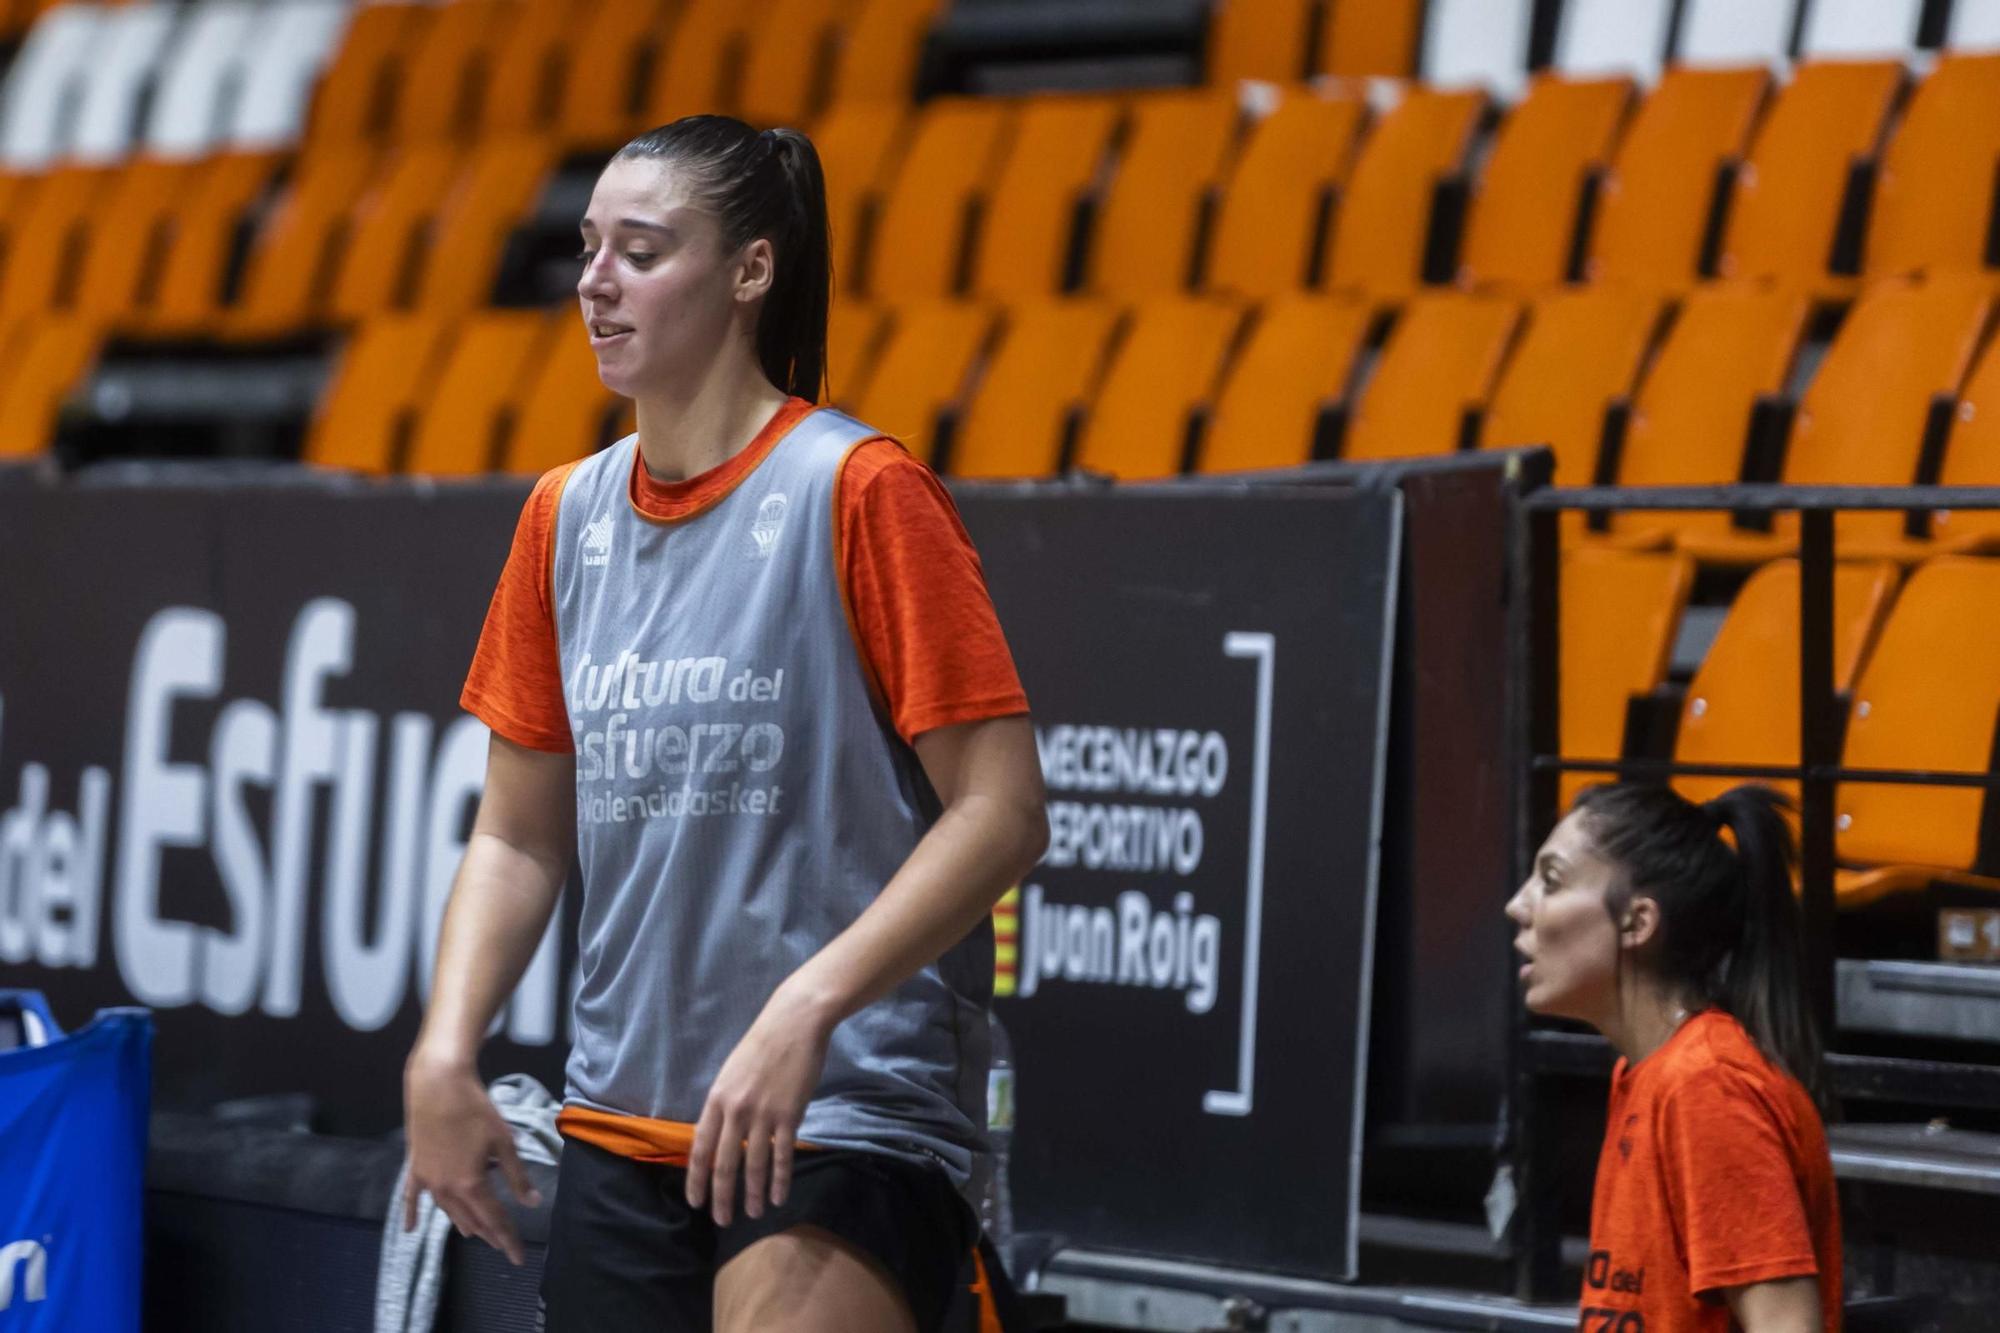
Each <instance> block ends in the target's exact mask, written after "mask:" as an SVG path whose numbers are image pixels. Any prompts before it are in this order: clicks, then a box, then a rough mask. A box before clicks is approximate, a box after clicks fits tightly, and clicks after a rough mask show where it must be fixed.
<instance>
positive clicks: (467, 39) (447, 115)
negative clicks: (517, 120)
mask: <svg viewBox="0 0 2000 1333" xmlns="http://www.w3.org/2000/svg"><path fill="white" fill-rule="evenodd" d="M532 8H535V6H534V5H532V4H529V5H522V4H520V3H518V0H452V3H451V4H448V5H442V6H439V7H438V11H437V18H436V19H434V20H433V21H432V22H431V24H430V26H429V29H428V31H426V32H425V33H424V34H423V35H422V37H421V38H419V39H417V40H416V41H415V42H414V43H412V44H411V45H410V46H409V47H408V48H407V49H408V56H407V64H406V65H405V67H404V76H403V78H402V79H401V80H400V82H399V85H398V88H397V95H396V114H395V118H394V120H393V122H392V125H393V128H392V129H391V132H390V134H391V138H393V139H394V140H395V141H397V142H401V143H407V142H410V141H412V140H426V139H454V140H464V139H468V138H471V137H473V136H474V135H475V134H476V133H477V131H478V129H479V127H480V126H481V125H482V124H483V123H484V121H485V105H486V103H488V102H504V101H525V100H527V96H528V95H529V93H530V91H531V89H529V88H509V87H506V86H505V85H503V84H499V83H497V82H495V81H494V79H493V66H494V64H495V62H496V61H498V60H499V58H500V55H501V53H502V52H503V51H504V50H505V49H506V45H507V40H508V38H509V37H510V36H512V34H513V31H514V27H515V25H516V23H518V22H519V21H520V18H521V15H522V12H523V11H524V10H525V9H532Z"/></svg>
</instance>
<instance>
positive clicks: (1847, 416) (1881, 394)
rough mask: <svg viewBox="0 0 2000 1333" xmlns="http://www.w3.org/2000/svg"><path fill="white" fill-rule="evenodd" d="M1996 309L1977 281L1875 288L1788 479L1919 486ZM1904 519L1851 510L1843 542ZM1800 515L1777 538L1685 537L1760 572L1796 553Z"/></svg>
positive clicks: (1890, 282)
mask: <svg viewBox="0 0 2000 1333" xmlns="http://www.w3.org/2000/svg"><path fill="white" fill-rule="evenodd" d="M1991 309H1992V297H1991V295H1990V294H1989V293H1988V292H1987V291H1986V290H1985V289H1984V288H1983V286H1981V285H1980V284H1978V283H1975V282H1973V281H1970V280H1950V279H1944V278H1938V279H1933V280H1931V281H1929V282H1927V283H1923V284H1914V283H1909V282H1905V281H1902V280H1900V279H1894V278H1890V279H1884V280H1882V281H1880V282H1877V283H1875V284H1873V285H1871V286H1870V287H1869V288H1868V289H1867V290H1866V291H1864V292H1863V293H1862V296H1861V299H1860V300H1859V301H1857V302H1856V303H1855V306H1854V309H1853V310H1852V311H1851V312H1849V314H1848V316H1847V321H1846V323H1844V324H1843V325H1842V326H1841V329H1840V332H1839V333H1838V334H1837V335H1836V336H1835V338H1834V340H1833V346H1832V347H1831V348H1829V349H1828V351H1827V354H1826V359H1825V360H1824V361H1822V362H1821V363H1820V366H1819V370H1818V372H1817V373H1816V374H1815V375H1814V376H1813V382H1812V384H1811V385H1810V386H1809V387H1808V388H1807V389H1806V392H1805V396H1804V398H1803V399H1802V400H1801V401H1800V403H1799V410H1798V415H1797V417H1796V418H1795V419H1794V420H1793V422H1792V431H1791V438H1790V440H1789V441H1788V442H1787V444H1786V447H1785V460H1784V464H1783V467H1782V468H1781V470H1780V472H1779V480H1781V481H1784V482H1789V483H1792V484H1795V485H1874V486H1908V485H1910V484H1912V483H1914V482H1916V481H1917V480H1919V475H1918V469H1919V466H1920V462H1921V459H1922V456H1923V452H1924V439H1925V434H1926V432H1927V431H1928V430H1929V429H1931V428H1932V427H1931V425H1930V417H1931V415H1932V412H1933V407H1932V403H1933V400H1935V399H1937V398H1939V397H1940V396H1942V397H1944V398H1947V399H1948V398H1951V397H1955V396H1956V395H1957V393H1958V391H1959V387H1960V386H1961V385H1962V384H1963V383H1964V382H1965V375H1966V371H1967V370H1968V369H1970V367H1971V365H1972V354H1973V352H1974V350H1975V349H1976V348H1977V347H1978V346H1979V341H1980V338H1981V336H1982V335H1983V334H1984V332H1985V329H1986V322H1987V317H1988V315H1989V313H1990V311H1991ZM1903 525H1904V517H1903V515H1902V514H1900V513H1897V512H1895V511H1889V512H1875V513H1848V514H1841V515H1839V516H1838V517H1837V518H1836V519H1835V520H1834V529H1835V534H1836V536H1837V537H1838V538H1840V539H1842V540H1851V539H1855V538H1880V537H1883V536H1885V535H1886V536H1890V537H1893V536H1895V535H1896V534H1898V533H1900V532H1901V531H1902V530H1903ZM1798 527H1799V525H1798V515H1797V514H1795V513H1781V514H1777V515H1774V516H1773V518H1772V520H1771V531H1770V532H1768V533H1762V532H1744V531H1739V530H1733V529H1726V528H1719V527H1718V528H1715V529H1712V530H1709V531H1699V530H1694V531H1690V530H1683V531H1682V532H1681V534H1680V544H1681V547H1682V548H1683V549H1684V550H1687V551H1689V552H1690V553H1691V554H1693V555H1694V556H1695V558H1696V559H1698V560H1702V561H1704V562H1712V563H1718V564H1746V563H1748V564H1754V563H1758V562H1760V561H1762V560H1764V559H1767V558H1769V557H1771V556H1774V555H1783V554H1788V553H1789V552H1790V551H1791V550H1792V548H1793V547H1794V545H1795V544H1796V543H1797V540H1798Z"/></svg>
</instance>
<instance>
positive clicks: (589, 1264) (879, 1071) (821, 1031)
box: [404, 116, 1047, 1333]
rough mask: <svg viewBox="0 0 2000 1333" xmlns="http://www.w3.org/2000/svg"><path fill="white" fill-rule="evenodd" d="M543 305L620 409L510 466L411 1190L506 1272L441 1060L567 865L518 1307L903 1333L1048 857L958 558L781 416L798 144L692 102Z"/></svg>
mask: <svg viewBox="0 0 2000 1333" xmlns="http://www.w3.org/2000/svg"><path fill="white" fill-rule="evenodd" d="M581 231H582V235H583V246H584V253H583V255H582V272H581V276H580V278H579V280H578V284H577V294H578V298H579V303H580V307H581V311H582V315H583V322H584V324H585V325H586V332H587V334H588V336H589V338H590V342H591V346H592V348H593V350H594V351H595V353H596V356H597V361H598V372H599V374H600V376H601V377H602V379H603V381H604V383H605V384H606V385H607V386H608V387H609V388H611V389H612V390H613V391H615V392H617V393H620V394H623V395H625V396H627V397H629V398H631V399H633V400H634V402H635V403H636V406H637V419H638V431H637V433H636V434H634V435H631V436H628V437H626V438H625V439H623V440H620V441H618V442H617V443H616V444H614V445H612V446H610V447H609V448H607V449H605V450H603V451H602V452H600V453H598V454H596V455H594V456H592V457H590V458H586V459H583V460H581V461H579V462H576V463H572V464H568V465H566V466H564V467H561V468H558V469H556V470H555V471H553V472H551V473H549V474H548V475H547V476H545V477H543V478H542V479H541V481H540V482H539V483H538V484H537V486H536V488H535V490H534V492H533V494H532V495H531V496H530V497H529V500H528V503H527V505H526V507H525V508H524V510H523V513H522V517H521V522H520V525H519V527H518V528H517V530H516V534H515V539H514V546H513V549H512V551H511V553H510V555H509V557H508V562H507V566H506V568H505V569H504V570H503V571H502V574H501V578H500V584H499V588H498V590H497V591H496V592H495V594H494V599H493V603H492V606H491V608H490V609H489V612H488V616H487V622H486V627H485V630H484V631H483V632H482V635H481V639H480V644H479V649H478V652H477V653H476V655H475V658H474V663H473V667H472V670H471V672H470V674H469V676H468V679H467V682H466V689H465V694H464V703H465V706H466V707H467V708H468V709H469V710H470V711H471V712H473V713H474V714H475V715H476V716H478V717H479V718H481V719H482V720H483V721H485V722H486V724H487V725H488V726H489V727H490V728H491V729H492V732H493V742H492V750H491V754H490V757H489V760H488V767H487V779H486V788H485V793H484V795H483V797H482V800H481V803H480V809H479V815H478V819H477V821H476V823H475V826H474V830H473V835H472V838H471V840H470V841H469V843H468V845H467V848H466V854H465V860H464V862H463V864H462V865H461V867H460V869H459V873H458V878H457V881H456V883H455V885H454V887H453V889H452V894H451V900H450V903H449V905H448V907H447V909H446V912H445V918H444V925H443V929H442V935H441V938H440V942H439V947H438V955H437V959H438V961H437V970H436V980H435V983H434V986H433V991H432V999H431V1007H430V1009H429V1011H428V1013H427V1014H426V1016H425V1020H424V1025H423V1029H422V1031H421V1032H420V1033H419V1035H418V1038H417V1042H416V1045H415V1047H414V1049H413V1050H412V1052H411V1055H410V1058H409V1062H408V1065H407V1068H406V1071H405V1079H404V1083H405V1105H406V1115H407V1121H408V1129H409V1142H410V1171H409V1179H410V1186H409V1192H408V1205H407V1206H408V1207H409V1208H412V1209H413V1208H414V1207H415V1202H416V1196H417V1194H418V1193H419V1192H420V1191H426V1190H427V1191H429V1192H430V1193H431V1195H432V1196H433V1197H434V1198H435V1199H436V1200H437V1202H438V1204H439V1205H440V1206H441V1207H442V1208H443V1209H444V1210H445V1211H446V1212H447V1213H448V1214H449V1215H450V1216H451V1218H452V1220H453V1221H454V1222H455V1223H456V1224H457V1226H458V1228H459V1229H460V1231H461V1232H462V1233H465V1234H468V1235H474V1236H478V1237H481V1238H483V1239H484V1240H486V1241H487V1242H488V1243H490V1244H493V1245H495V1246H496V1247H498V1248H500V1249H502V1250H504V1251H506V1253H507V1254H508V1256H509V1257H510V1258H512V1259H514V1260H515V1261H516V1262H519V1261H520V1260H521V1258H522V1249H521V1243H520V1241H519V1239H518V1237H517V1236H516V1235H515V1233H514V1231H513V1229H512V1227H511V1225H510V1224H509V1222H508V1220H507V1216H506V1213H505V1210H504V1209H503V1208H502V1207H501V1205H500V1202H499V1200H498V1198H497V1197H496V1195H495V1194H494V1192H493V1190H492V1189H491V1188H490V1187H489V1186H488V1185H487V1184H486V1176H487V1170H488V1168H489V1166H490V1165H492V1164H495V1163H497V1164H498V1166H499V1167H500V1168H501V1170H502V1172H503V1174H504V1175H505V1176H506V1177H507V1178H508V1180H509V1183H510V1185H511V1186H512V1188H513V1189H514V1192H515V1193H516V1194H520V1195H524V1196H525V1195H526V1194H527V1192H528V1191H527V1182H526V1178H525V1176H524V1175H523V1174H522V1172H521V1168H520V1165H519V1163H518V1161H517V1160H516V1159H515V1157H514V1154H513V1150H512V1147H511V1144H510V1142H509V1138H508V1133H507V1129H506V1127H505V1125H504V1124H503V1123H502V1121H501V1120H500V1118H499V1116H498V1114H497V1113H496V1112H495V1110H494V1108H493V1105H492V1103H491V1102H490V1100H489V1099H488V1098H487V1096H486V1094H485V1091H484V1089H483V1088H482V1087H481V1085H480V1083H479V1079H478V1076H477V1072H476V1067H475V1056H476V1054H477V1051H478V1048H479V1044H480V1041H481V1040H482V1038H483V1035H484V1034H485V1032H486V1031H487V1030H488V1027H489V1025H490V1024H491V1022H492V1019H493V1017H494V1015H495V1014H496V1013H497V1012H498V1011H499V1008H500V1006H501V1005H502V1004H503V1003H504V1002H505V1000H506V998H507V996H508V995H509V994H510V993H511V991H512V990H513V988H514V985H515V983H516V981H517V980H518V979H519V977H520V975H521V973H522V971H523V970H524V969H525V968H526V966H527V964H528V962H529V959H530V958H531V956H532V955H533V953H534V951H535V948H536V945H537V943H538V942H539V941H540V939H541V937H542V935H543V933H544V931H545V929H546V928H547V925H548V922H549V919H550V915H551V913H552V911H553V910H554V907H555V904H556V900H557V897H558V894H559V892H560V890H561V887H562V882H563V879H564V875H565V871H566V867H567V866H568V864H569V862H570V859H571V856H572V853H573V854H574V856H575V859H576V862H577V864H578V865H579V867H580V868H581V872H582V879H581V891H582V903H581V923H580V927H579V934H578V939H577V954H578V961H577V966H578V971H579V976H578V986H577V992H576V997H575V1007H574V1011H573V1014H572V1018H573V1026H574V1032H575V1040H574V1045H573V1047H572V1049H571V1053H570V1057H569V1063H568V1068H567V1071H566V1088H565V1092H564V1098H563V1102H564V1107H563V1112H562V1116H561V1119H560V1120H559V1122H558V1123H559V1126H560V1128H561V1129H562V1131H563V1136H564V1152H563V1159H562V1165H561V1169H560V1174H559V1176H558V1181H557V1197H556V1200H555V1203H554V1212H553V1219H552V1222H551V1232H550V1239H549V1251H548V1257H547V1261H546V1265H545V1268H544V1273H543V1280H542V1297H543V1301H544V1313H545V1318H546V1323H547V1327H548V1328H550V1329H552V1330H571V1329H627V1328H647V1329H662V1328H665V1329H687V1330H694V1329H701V1330H706V1329H709V1328H711V1327H713V1328H718V1329H758V1330H787V1329H796V1330H826V1331H828V1333H831V1331H833V1330H851V1329H861V1328H866V1329H881V1330H894V1329H911V1330H914V1329H930V1328H934V1327H936V1326H937V1325H938V1323H939V1321H940V1320H941V1319H942V1318H943V1316H944V1312H945V1309H946V1307H947V1305H948V1304H949V1303H950V1301H951V1300H952V1298H953V1295H954V1292H953V1288H954V1286H955V1284H957V1283H958V1281H959V1278H960V1274H961V1272H962V1270H963V1268H964V1266H965V1264H966V1259H967V1255H968V1254H969V1252H970V1250H971V1248H972V1246H973V1244H974V1242H975V1241H976V1239H977V1224H976V1221H975V1214H974V1212H973V1210H972V1208H971V1206H970V1204H969V1202H968V1200H969V1199H970V1198H971V1197H972V1196H973V1195H974V1194H975V1192H976V1191H977V1189H978V1187H979V1182H980V1172H981V1170H982V1164H983V1161H984V1152H985V1144H984V1137H983V1135H984V1127H985V1089H986V1073H987V1061H988V1037H987V1021H986V1008H987V1004H988V1002H989V1000H990V997H991V993H992V977H993V938H992V929H991V924H990V913H991V911H992V908H993V905H994V903H995V902H996V901H997V900H998V899H999V897H1000V896H1001V894H1003V893H1004V892H1005V891H1006V890H1007V889H1008V888H1009V887H1011V886H1012V885H1014V884H1015V883H1017V882H1018V881H1019V879H1020V877H1021V876H1022V875H1023V874H1024V873H1025V872H1026V871H1027V870H1028V869H1029V868H1030V867H1031V866H1033V865H1034V863H1035V862H1036V861H1037V860H1038V859H1039V857H1040V856H1041V854H1042V851H1043V848H1044V846H1045V844H1046V840H1047V825H1046V820H1045V816H1044V810H1043V790H1042V782H1041V773H1040V768H1039V764H1038V762H1037V757H1036V751H1035V744H1034V735H1033V731H1032V729H1031V727H1030V725H1029V722H1028V718H1027V699H1026V697H1025V695H1024V694H1023V692H1022V690H1021V687H1020V682H1019V679H1018V677H1017V676H1016V674H1015V671H1014V666H1013V662H1012V659H1011V656H1010V655H1009V653H1008V651H1007V647H1006V642H1005V639H1004V637H1003V636H1002V635H1001V632H1000V628H999V625H998V622H997V620H996V618H995V616H994V612H993V607H992V603H991V600H990V599H989V598H988V596H987V593H986V589H985V585H984V582H983V578H982V576H981V574H980V569H979V562H978V557H977V555H976V554H975V553H974V552H973V550H972V547H971V544H970V542H969V540H968V539H967V538H966V535H965V532H964V529H963V527H962V526H961V525H960V524H959V522H958V518H957V514H956V512H955V510H954V509H953V507H952V504H951V501H950V499H949V497H948V496H947V495H946V493H945V491H944V489H943V488H942V486H940V485H939V483H938V481H937V479H936V478H935V477H934V476H933V475H932V474H931V472H930V470H929V469H928V468H927V467H925V466H924V464H923V463H921V462H919V461H918V460H917V459H915V458H913V457H912V456H911V455H910V454H909V453H908V452H907V451H906V450H905V449H904V448H903V447H902V446H901V445H900V444H899V443H898V442H896V441H895V440H893V439H890V438H888V437H886V436H884V435H883V434H882V433H881V432H879V431H877V430H875V429H874V428H872V427H870V426H868V425H865V424H863V423H861V422H859V421H856V420H854V419H853V418H851V417H848V416H846V415H843V414H842V413H839V412H836V411H833V410H831V409H828V408H823V407H815V406H814V404H815V402H816V401H817V400H818V398H819V396H820V389H821V386H822V381H823V380H824V378H825V376H824V367H825V364H826V337H827V312H828V305H829V297H830V287H831V277H830V264H829V260H828V253H829V238H828V229H827V217H826V204H825V191H824V184H823V181H822V179H821V174H820V165H819V159H818V155H817V153H816V152H815V150H814V148H813V146H812V143H811V142H810V141H809V140H808V139H807V138H806V137H805V136H804V135H802V134H800V133H798V132H796V131H793V130H766V131H763V132H762V133H759V132H757V131H755V130H753V129H751V128H750V127H749V126H747V125H744V124H742V123H741V122H739V121H735V120H730V119H728V118H725V117H717V116H697V117H690V118H688V119H686V120H681V121H676V122H675V123H673V124H671V125H668V126H664V127H662V128H660V129H657V130H653V131H651V132H649V133H647V134H645V135H642V136H641V137H639V138H638V139H635V140H633V141H632V142H631V143H630V144H628V145H626V146H625V147H624V148H623V149H622V150H620V152H619V153H618V154H617V155H616V156H615V157H614V158H613V159H612V161H611V163H610V165H609V166H607V167H606V168H605V170H604V172H603V174H602V175H601V176H600V177H599V178H598V181H597V185H596V188H595V190H594V192H593V194H592V197H591V201H590V206H589V210H588V212H587V213H586V214H585V216H584V218H583V220H582V224H581Z"/></svg>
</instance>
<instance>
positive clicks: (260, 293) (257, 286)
mask: <svg viewBox="0 0 2000 1333" xmlns="http://www.w3.org/2000/svg"><path fill="white" fill-rule="evenodd" d="M376 160H377V154H376V152H375V150H373V149H371V148H368V147H365V146H363V145H359V144H355V145H350V146H347V147H325V148H319V149H316V150H312V151H309V152H306V153H302V154H300V156H299V157H298V159H297V161H296V163H295V165H294V170H295V174H294V176H293V177H292V179H291V180H290V181H289V182H287V184H286V185H285V188H284V189H283V191H282V192H281V193H280V195H279V197H278V200H277V202H276V204H275V205H274V206H273V207H272V209H271V211H270V213H269V214H268V215H267V216H266V217H265V219H264V222H263V226H262V227H261V228H260V229H259V231H258V234H257V237H256V239H255V241H254V242H253V243H252V246H251V251H250V255H249V259H248V261H247V263H246V264H245V267H244V270H243V279H242V293H241V298H240V299H239V300H238V301H237V302H235V303H234V304H233V305H231V306H230V307H229V308H228V309H227V310H226V311H225V312H224V315H223V318H222V319H221V321H220V322H219V324H218V325H217V328H218V330H219V331H221V332H223V333H226V334H231V335H235V336H239V337H252V338H256V337H269V336H272V335H274V334H280V333H288V332H290V331H292V330H294V329H298V328H301V327H304V326H306V325H309V324H311V323H313V322H314V321H315V320H317V319H319V318H320V317H321V316H322V315H323V312H324V303H325V301H326V298H327V295H328V291H327V289H328V287H329V286H330V285H331V275H332V271H333V265H334V261H335V260H336V259H337V253H336V249H335V243H336V241H337V238H338V235H339V231H340V228H341V226H342V224H343V222H344V220H345V219H346V218H347V216H348V213H349V211H350V209H351V208H352V207H353V205H354V201H355V200H356V199H357V198H359V197H360V196H361V195H362V194H363V192H364V191H366V190H367V188H368V183H369V181H370V180H371V179H372V178H373V176H374V174H375V163H376Z"/></svg>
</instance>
